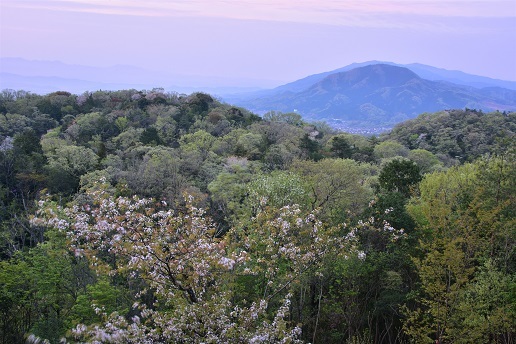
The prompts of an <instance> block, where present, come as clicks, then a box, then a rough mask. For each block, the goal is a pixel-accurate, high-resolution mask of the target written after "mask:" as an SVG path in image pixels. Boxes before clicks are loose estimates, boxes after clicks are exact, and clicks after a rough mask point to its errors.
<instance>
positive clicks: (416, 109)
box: [0, 58, 516, 130]
mask: <svg viewBox="0 0 516 344" xmlns="http://www.w3.org/2000/svg"><path fill="white" fill-rule="evenodd" d="M258 84H259V85H262V86H263V85H265V84H268V85H271V84H274V82H272V81H264V80H248V79H231V78H220V77H203V76H192V75H179V74H171V73H169V72H167V71H159V72H158V71H149V70H146V69H143V68H139V67H134V66H125V65H117V66H111V67H92V66H82V65H70V64H65V63H62V62H59V61H30V60H25V59H21V58H0V90H1V89H5V88H11V89H18V90H19V89H23V90H26V91H31V92H35V93H40V94H46V93H50V92H54V91H59V90H66V91H69V92H72V93H76V94H80V93H83V92H85V91H96V90H99V89H102V90H118V89H130V88H134V89H138V90H143V89H153V88H155V87H163V88H164V89H165V90H167V91H176V92H180V93H191V92H197V91H202V92H207V93H210V94H213V95H216V96H218V97H221V98H222V99H223V100H224V101H226V102H228V103H231V104H234V105H238V106H242V107H245V108H247V109H249V110H251V111H253V112H256V113H259V114H263V113H265V112H267V111H270V110H276V111H282V112H293V111H295V112H298V113H299V114H301V115H302V116H303V117H305V118H306V119H308V120H324V121H327V122H328V123H330V124H331V125H333V126H335V127H338V128H340V129H346V130H349V129H350V128H353V127H360V128H362V127H373V126H374V127H378V126H380V127H390V126H392V125H394V124H396V123H399V122H401V121H404V120H406V119H409V118H413V117H416V116H417V115H419V114H420V113H423V112H434V111H439V110H443V109H451V108H455V109H462V108H471V109H479V110H484V111H493V110H500V111H515V110H516V81H505V80H497V79H491V78H487V77H482V76H477V75H471V74H466V73H463V72H460V71H450V70H446V69H440V68H435V67H432V66H427V65H423V64H417V63H413V64H406V65H401V64H395V63H392V62H381V61H368V62H363V63H353V64H350V65H348V66H345V67H342V68H339V69H336V70H333V71H328V72H324V73H319V74H314V75H310V76H307V77H305V78H302V79H300V80H296V81H294V82H290V83H287V84H285V85H282V86H279V87H276V88H273V89H260V88H259V87H255V85H258ZM276 84H277V83H276Z"/></svg>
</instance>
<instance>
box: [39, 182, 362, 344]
mask: <svg viewBox="0 0 516 344" xmlns="http://www.w3.org/2000/svg"><path fill="white" fill-rule="evenodd" d="M107 190H108V187H107V185H105V184H102V183H100V184H97V185H96V187H93V188H91V189H90V190H88V191H87V192H86V194H84V195H82V197H80V198H78V200H79V199H80V200H81V201H76V202H75V203H74V204H71V205H70V206H68V207H60V206H56V205H55V204H54V203H52V202H51V201H50V200H43V201H41V202H40V204H39V206H40V207H39V211H38V214H37V217H35V218H34V219H33V221H32V222H33V224H35V225H40V226H41V225H43V226H47V227H51V228H55V229H56V230H58V231H60V232H63V233H66V236H67V240H68V245H69V248H70V250H72V251H73V252H74V253H75V255H77V256H84V257H86V258H87V259H88V261H89V262H90V265H91V267H92V268H93V269H94V270H95V271H96V272H97V274H99V275H103V276H111V277H112V278H114V277H117V276H118V277H120V276H123V277H124V278H126V279H128V280H131V279H132V280H137V281H139V282H140V283H141V285H143V288H142V289H140V290H137V291H135V292H134V293H133V294H134V295H132V296H131V297H132V298H133V299H134V301H135V302H134V304H133V307H132V309H131V312H130V314H131V315H128V314H118V313H117V312H113V313H111V314H107V313H106V312H105V311H104V309H103V308H102V307H101V306H99V305H94V306H93V307H94V308H95V311H96V312H97V314H98V315H99V316H100V317H101V318H102V322H101V323H97V324H90V325H86V324H79V325H77V326H76V327H75V328H74V329H72V330H71V331H69V335H68V340H70V341H71V342H108V343H109V342H112V343H118V342H127V343H146V342H148V343H155V342H177V343H200V342H202V343H219V342H226V343H242V342H248V343H277V342H280V343H281V342H282V343H296V342H301V341H300V340H299V338H300V335H301V329H300V325H301V324H294V323H292V317H291V316H290V307H291V306H290V304H291V297H292V292H294V291H295V287H296V283H299V279H300V277H301V275H303V274H306V273H308V272H310V273H317V271H318V269H319V267H320V265H321V262H323V260H324V259H327V257H329V256H331V255H349V254H358V255H359V256H360V257H363V256H364V253H363V252H360V251H358V250H357V249H356V244H357V236H356V235H354V231H356V230H359V229H354V230H352V231H351V232H349V231H347V232H348V233H351V235H349V234H348V235H342V234H343V233H344V228H343V227H332V228H327V227H325V226H324V225H323V224H322V223H321V222H320V221H319V220H317V217H316V214H314V213H309V214H302V212H301V210H300V209H299V207H298V206H296V205H292V206H285V207H282V208H280V209H277V208H274V207H268V206H267V205H266V204H265V200H264V201H263V204H261V205H260V207H259V209H260V211H259V212H258V213H257V215H256V216H255V217H253V218H251V219H249V220H246V221H242V222H240V223H239V224H238V225H236V226H235V227H234V228H232V229H231V230H230V231H229V232H228V233H227V234H226V235H225V236H224V237H223V238H217V237H216V235H215V232H216V231H215V225H214V223H213V222H212V221H211V220H210V219H209V218H208V217H206V216H205V213H204V211H203V210H202V209H199V208H196V207H195V206H194V202H193V200H192V198H191V197H189V196H186V206H185V209H184V211H181V212H177V213H175V212H173V211H172V210H170V209H169V208H168V207H167V205H166V203H165V202H156V201H154V200H151V199H142V198H138V197H136V196H135V197H132V198H126V197H117V198H116V197H113V196H111V195H110V193H109V192H108V191H107ZM242 276H248V277H249V278H251V279H252V280H253V283H254V287H255V288H257V289H258V290H259V292H255V293H247V294H245V293H244V294H245V295H246V296H245V297H249V299H245V297H242V296H241V295H239V290H241V289H242V288H243V287H242V285H239V283H240V280H239V279H240V278H241V277H242ZM244 288H245V286H244ZM149 294H150V295H152V297H151V300H152V301H149V297H148V295H149Z"/></svg>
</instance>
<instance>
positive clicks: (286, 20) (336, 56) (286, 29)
mask: <svg viewBox="0 0 516 344" xmlns="http://www.w3.org/2000/svg"><path fill="white" fill-rule="evenodd" d="M0 57H21V58H25V59H29V60H51V61H62V62H65V63H68V64H80V65H88V66H111V65H120V64H122V65H132V66H138V67H142V68H146V69H149V70H155V71H167V72H168V73H177V74H186V75H199V76H213V77H228V78H233V79H239V78H240V79H247V80H253V82H255V83H256V86H264V85H268V86H271V85H273V84H275V85H279V84H281V83H285V82H289V81H293V80H296V79H300V78H302V77H305V76H308V75H310V74H315V73H320V72H325V71H330V70H333V69H337V68H340V67H343V66H346V65H348V64H350V63H353V62H365V61H370V60H379V61H389V62H395V63H401V64H406V63H422V64H428V65H431V66H434V67H439V68H445V69H450V70H461V71H464V72H466V73H471V74H476V75H482V76H487V77H491V78H496V79H503V80H516V0H397V1H391V0H356V1H355V0H350V1H347V0H277V1H273V0H238V1H233V0H227V1H218V0H170V1H165V0H163V1H160V0H147V1H135V0H109V1H108V0H0Z"/></svg>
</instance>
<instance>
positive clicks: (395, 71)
mask: <svg viewBox="0 0 516 344" xmlns="http://www.w3.org/2000/svg"><path fill="white" fill-rule="evenodd" d="M419 79H421V78H420V77H419V76H418V75H417V74H416V73H414V72H412V71H411V70H409V69H408V68H405V67H398V66H393V65H388V64H375V65H368V66H363V67H358V68H354V69H352V70H349V71H346V72H340V73H334V74H330V75H328V76H327V77H325V78H324V79H323V80H321V81H320V82H318V83H316V84H315V85H314V86H313V88H319V89H320V88H323V89H326V90H338V89H347V88H353V89H355V90H358V89H377V88H382V87H396V86H400V85H404V84H406V83H408V82H410V81H412V80H419Z"/></svg>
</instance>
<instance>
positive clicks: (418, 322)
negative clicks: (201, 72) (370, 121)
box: [0, 89, 516, 344]
mask: <svg viewBox="0 0 516 344" xmlns="http://www.w3.org/2000/svg"><path fill="white" fill-rule="evenodd" d="M515 118H516V114H515V113H499V112H495V113H482V112H480V111H475V110H468V109H466V110H449V111H443V112H439V113H434V114H422V115H420V116H419V117H417V118H416V119H413V120H410V121H407V122H404V123H401V124H399V125H397V126H396V127H395V128H394V129H393V130H392V131H391V132H389V133H386V134H384V135H382V136H380V137H374V136H373V137H364V136H358V135H352V134H349V133H343V132H338V131H335V130H333V129H332V128H330V127H329V126H328V125H326V124H325V123H323V122H320V123H319V122H317V123H307V122H306V121H304V120H303V119H302V118H301V117H300V116H299V115H298V114H296V113H280V112H269V113H267V114H265V115H264V116H263V117H260V116H257V115H255V114H253V113H251V112H249V111H247V110H245V109H242V108H238V107H234V106H231V105H229V104H224V103H221V102H220V101H218V100H217V99H215V98H214V97H212V96H210V95H208V94H204V93H194V94H191V95H181V94H175V93H166V92H164V91H163V90H162V89H153V90H150V91H137V90H120V91H97V92H87V93H84V94H81V95H74V94H71V93H68V92H64V91H63V92H55V93H51V94H48V95H44V96H41V95H35V94H31V93H28V92H24V91H13V90H4V91H2V93H1V94H0V166H1V168H0V343H6V344H7V343H25V342H26V341H27V340H28V341H29V342H30V341H32V342H38V341H40V342H42V341H43V340H47V341H48V342H50V343H58V342H59V341H60V340H63V341H66V342H70V343H76V342H81V343H82V342H106V343H121V342H123V343H169V342H176V343H220V342H224V343H244V342H248V343H280V342H281V343H301V342H312V343H322V342H326V343H435V342H439V343H487V342H492V343H513V342H514V339H515V332H516V307H515V305H516V275H515V273H516V260H515V239H516V233H515V231H516V220H515V214H516V208H515V205H516V202H515V196H514V195H516V169H515V159H514V158H515V146H514V143H515V133H516V122H515Z"/></svg>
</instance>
